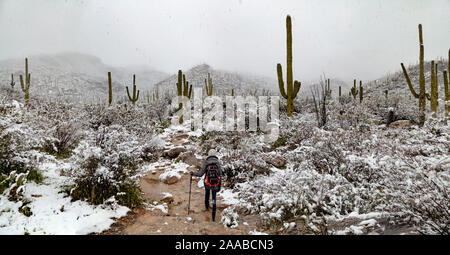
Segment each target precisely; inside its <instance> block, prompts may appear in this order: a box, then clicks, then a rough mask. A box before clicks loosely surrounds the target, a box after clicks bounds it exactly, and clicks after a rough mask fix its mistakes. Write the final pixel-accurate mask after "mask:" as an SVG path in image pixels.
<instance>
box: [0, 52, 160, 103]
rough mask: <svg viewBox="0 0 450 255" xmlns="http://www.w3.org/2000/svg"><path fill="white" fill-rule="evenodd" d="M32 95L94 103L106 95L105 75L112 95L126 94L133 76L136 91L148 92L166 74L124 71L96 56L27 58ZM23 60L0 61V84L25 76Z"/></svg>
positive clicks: (63, 54)
mask: <svg viewBox="0 0 450 255" xmlns="http://www.w3.org/2000/svg"><path fill="white" fill-rule="evenodd" d="M28 61H29V68H30V70H29V72H30V73H31V87H30V89H31V93H32V94H44V93H45V94H46V95H47V96H50V97H61V96H63V97H64V98H65V99H71V100H77V101H78V100H82V101H85V100H93V99H94V100H95V99H96V98H97V97H101V96H103V95H104V94H105V93H107V92H108V91H107V88H108V83H107V77H108V76H107V73H108V72H111V73H112V80H113V83H112V86H113V93H114V94H115V95H118V94H119V93H122V92H123V93H125V86H128V85H130V84H131V83H132V75H133V74H136V84H137V86H138V87H139V89H144V90H145V89H150V88H152V87H153V85H154V84H155V83H157V82H159V81H160V80H162V79H164V78H166V77H167V74H165V73H163V72H160V71H155V70H152V69H149V68H146V67H139V68H136V67H135V68H123V67H120V68H118V67H112V66H108V65H106V64H104V63H103V62H102V61H101V60H100V59H99V58H97V57H95V56H90V55H85V54H80V53H61V54H55V55H36V56H30V57H29V58H28ZM24 65H25V64H24V59H8V60H3V61H0V84H2V85H8V86H9V84H10V82H11V74H14V80H15V82H16V86H18V87H19V86H20V83H19V75H20V74H23V73H24Z"/></svg>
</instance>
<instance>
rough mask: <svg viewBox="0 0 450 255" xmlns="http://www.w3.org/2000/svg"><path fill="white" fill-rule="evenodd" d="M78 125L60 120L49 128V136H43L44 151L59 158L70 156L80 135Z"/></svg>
mask: <svg viewBox="0 0 450 255" xmlns="http://www.w3.org/2000/svg"><path fill="white" fill-rule="evenodd" d="M79 129H80V128H79V126H77V125H75V124H74V123H72V122H60V123H58V124H56V126H55V127H53V128H52V129H50V130H49V132H48V133H49V134H50V136H49V137H46V138H45V141H44V145H43V149H44V151H45V152H47V153H50V154H52V155H56V156H57V157H59V158H68V157H70V155H71V153H72V150H73V149H74V148H75V147H76V145H77V143H78V141H79V139H80V135H79Z"/></svg>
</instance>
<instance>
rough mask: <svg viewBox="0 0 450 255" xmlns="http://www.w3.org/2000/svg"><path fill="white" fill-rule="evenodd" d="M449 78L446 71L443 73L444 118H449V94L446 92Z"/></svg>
mask: <svg viewBox="0 0 450 255" xmlns="http://www.w3.org/2000/svg"><path fill="white" fill-rule="evenodd" d="M448 84H449V78H448V76H447V71H444V92H445V116H446V117H447V118H448V117H450V116H449V114H450V93H449V91H448Z"/></svg>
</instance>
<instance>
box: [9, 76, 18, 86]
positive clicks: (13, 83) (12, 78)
mask: <svg viewBox="0 0 450 255" xmlns="http://www.w3.org/2000/svg"><path fill="white" fill-rule="evenodd" d="M9 85H11V88H12V89H13V88H14V86H15V85H16V82H15V81H14V74H11V83H10V84H9Z"/></svg>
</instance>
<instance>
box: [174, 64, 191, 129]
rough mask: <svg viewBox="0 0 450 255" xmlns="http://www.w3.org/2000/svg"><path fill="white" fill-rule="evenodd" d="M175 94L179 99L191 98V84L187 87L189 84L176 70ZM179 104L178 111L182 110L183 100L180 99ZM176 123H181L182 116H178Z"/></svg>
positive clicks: (181, 73)
mask: <svg viewBox="0 0 450 255" xmlns="http://www.w3.org/2000/svg"><path fill="white" fill-rule="evenodd" d="M177 94H178V96H179V97H181V96H184V97H187V98H189V99H190V98H191V96H192V84H191V85H190V86H189V82H188V81H186V76H185V75H184V74H183V72H182V71H181V70H178V82H177ZM180 100H181V101H180V102H179V104H178V105H179V111H181V110H182V109H183V103H182V102H183V100H182V99H181V98H180ZM178 122H179V123H180V124H182V123H183V115H180V117H179V120H178Z"/></svg>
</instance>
